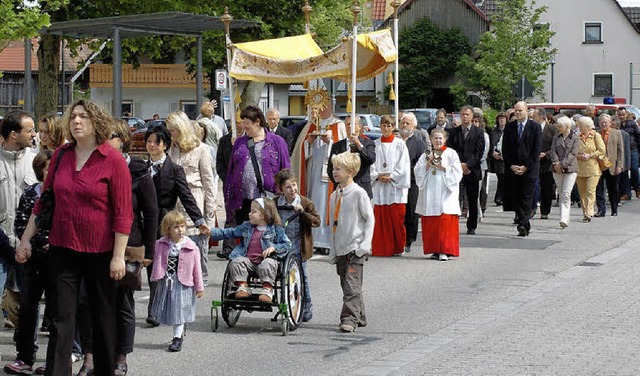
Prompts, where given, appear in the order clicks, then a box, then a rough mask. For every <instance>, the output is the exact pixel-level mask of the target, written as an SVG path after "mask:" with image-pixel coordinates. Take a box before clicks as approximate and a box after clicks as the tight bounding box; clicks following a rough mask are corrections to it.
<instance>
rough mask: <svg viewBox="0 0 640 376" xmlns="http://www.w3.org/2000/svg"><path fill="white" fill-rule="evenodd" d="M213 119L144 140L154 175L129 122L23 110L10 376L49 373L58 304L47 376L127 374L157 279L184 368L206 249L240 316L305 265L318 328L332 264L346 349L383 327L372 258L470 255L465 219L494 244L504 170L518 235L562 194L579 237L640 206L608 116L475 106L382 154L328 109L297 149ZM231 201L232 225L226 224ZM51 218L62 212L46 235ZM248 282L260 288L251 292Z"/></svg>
mask: <svg viewBox="0 0 640 376" xmlns="http://www.w3.org/2000/svg"><path fill="white" fill-rule="evenodd" d="M213 112H214V106H213V105H212V104H211V103H205V105H203V107H202V109H201V117H200V118H199V119H198V120H197V121H193V120H190V119H189V118H188V117H187V115H186V114H185V113H184V112H181V111H176V112H173V113H171V114H169V115H168V116H167V118H166V120H165V125H158V126H154V127H151V128H149V129H148V130H147V131H146V134H145V135H144V141H145V144H146V150H147V155H146V158H145V159H142V158H140V157H137V156H131V155H130V154H129V150H130V146H131V141H132V138H131V132H130V130H129V127H128V125H127V123H126V122H124V121H122V120H118V119H113V118H112V117H111V116H109V115H107V114H106V113H105V111H104V110H103V109H102V108H100V106H98V105H96V104H95V103H93V102H91V101H88V100H79V101H76V102H75V103H73V104H72V105H70V106H69V107H68V109H67V110H66V112H65V113H64V115H63V117H62V118H57V117H56V116H45V117H43V118H41V119H39V121H38V123H37V124H36V123H35V122H34V119H33V117H32V116H31V115H30V114H29V113H27V112H24V111H14V112H11V113H10V114H8V116H7V117H6V118H4V120H3V122H2V125H1V126H0V134H1V135H2V139H3V143H2V148H0V179H1V181H2V182H3V184H2V185H0V214H2V215H3V218H4V220H3V221H1V222H0V289H2V290H5V289H6V295H5V297H4V301H3V308H4V309H5V311H7V312H8V313H9V319H10V320H11V321H12V322H14V325H15V327H16V330H15V335H14V340H15V342H16V352H17V356H16V360H15V361H14V362H12V363H9V364H7V365H5V367H4V370H5V372H7V373H9V374H31V373H32V372H34V368H33V367H34V364H35V359H36V352H37V351H38V346H37V343H36V342H35V341H34V338H36V337H37V331H38V326H39V316H40V311H39V310H40V307H39V305H40V304H39V302H40V299H41V298H42V296H43V294H44V295H45V301H46V305H45V311H44V315H43V316H44V319H45V320H46V321H47V322H50V323H51V325H49V328H50V329H49V331H50V337H49V343H48V348H47V356H46V364H45V365H44V366H41V367H38V368H36V369H35V372H36V373H37V374H47V375H68V374H70V373H71V369H72V368H71V367H72V359H74V360H75V359H83V365H82V367H81V369H80V371H79V373H78V375H79V376H88V375H94V374H95V375H119V376H122V375H126V374H127V372H128V365H127V355H128V354H130V353H131V352H132V351H133V348H134V346H133V345H134V336H135V322H136V318H135V307H134V292H135V291H137V290H140V289H141V285H140V275H141V273H140V272H141V269H143V268H146V274H147V282H148V284H149V291H150V299H149V304H148V307H147V317H146V323H147V324H148V325H150V326H151V327H155V326H158V325H160V324H163V325H169V326H171V327H172V329H173V337H172V340H171V344H170V345H169V347H168V350H169V351H173V352H176V351H180V350H181V348H182V345H183V341H184V332H185V330H186V328H185V324H186V323H188V322H192V321H194V320H195V304H196V300H197V298H200V297H201V296H203V294H204V290H205V288H206V286H207V285H208V283H209V280H210V279H212V278H216V277H215V276H211V275H209V268H208V267H207V261H208V252H209V248H210V241H214V240H215V241H219V240H223V241H224V242H223V245H222V247H221V250H220V251H219V252H218V254H217V255H218V257H221V258H228V259H229V260H230V261H229V264H228V271H229V273H230V278H231V280H232V282H233V284H234V285H235V289H234V291H233V294H234V295H233V297H234V298H235V299H245V298H248V297H249V296H251V295H256V296H257V300H258V301H260V302H263V303H271V302H272V300H273V299H272V298H273V294H274V285H275V278H276V273H277V265H278V264H277V261H276V259H275V258H274V257H276V258H277V257H278V256H283V255H286V254H288V253H289V252H294V253H295V254H297V255H299V257H300V258H301V262H302V272H303V274H304V276H305V280H306V283H305V285H304V287H305V294H304V296H305V300H304V312H303V315H302V320H303V321H310V320H312V317H313V308H312V301H311V292H310V287H309V286H311V285H312V283H313V282H312V281H311V283H309V278H308V275H309V273H308V270H307V267H308V266H307V263H306V261H307V260H308V259H310V258H311V257H312V255H313V253H314V252H316V253H321V254H325V255H328V258H329V261H330V262H331V263H333V264H335V265H336V270H337V273H338V275H339V278H340V284H341V287H342V290H343V295H344V296H343V307H342V310H341V313H340V325H339V330H340V331H342V332H347V333H348V332H353V331H355V330H356V329H357V328H358V327H362V326H366V325H367V318H366V313H365V306H364V301H363V299H362V278H363V267H364V264H365V261H366V260H367V257H368V256H369V255H371V256H374V257H389V256H402V255H404V254H406V253H408V252H411V251H412V244H413V243H414V242H416V240H417V236H418V229H419V227H421V229H422V232H421V236H422V239H421V240H422V253H423V254H424V255H425V256H426V257H429V258H432V259H435V260H440V261H447V260H449V259H450V258H452V257H459V256H460V234H459V231H460V230H459V227H460V226H459V220H460V218H464V217H466V234H467V235H469V236H473V235H475V234H476V232H477V231H479V230H478V225H479V224H480V223H482V218H483V216H484V213H485V210H486V208H487V200H488V185H489V184H490V183H489V181H490V175H489V173H493V174H495V176H496V178H497V182H496V192H495V196H494V197H493V201H494V203H495V204H496V205H497V206H503V207H504V210H505V211H513V212H515V216H514V224H515V225H517V227H516V228H517V235H518V236H521V237H526V236H528V235H529V233H530V232H531V231H532V229H531V219H532V218H534V217H535V215H536V213H537V211H538V210H540V219H549V216H550V215H551V208H552V206H553V201H554V198H555V197H556V196H557V204H558V206H559V224H560V228H563V229H564V228H566V227H567V226H569V223H570V215H569V213H570V208H571V206H572V205H573V204H574V203H575V204H576V205H579V206H580V207H581V208H582V212H583V222H585V223H588V222H590V221H591V220H592V218H593V217H603V216H605V215H606V210H607V205H606V199H605V190H606V191H607V197H608V199H609V203H610V213H611V215H612V216H616V215H617V213H618V208H619V206H620V205H621V201H625V200H628V199H630V197H631V194H632V190H633V193H635V195H636V197H637V198H640V178H639V175H638V146H640V128H639V127H638V124H637V122H636V121H635V119H634V118H633V115H632V114H628V113H626V111H625V110H624V109H621V110H620V111H619V112H618V113H617V118H616V119H614V118H612V117H611V116H610V115H608V114H600V115H599V116H597V117H596V113H595V107H593V106H590V107H589V108H588V109H587V111H586V113H585V114H584V115H582V116H581V115H576V116H574V117H573V118H569V117H567V116H564V115H562V114H558V115H555V116H553V115H552V114H547V113H546V111H545V110H544V109H542V108H535V109H531V110H529V109H528V106H527V104H526V103H525V102H518V103H516V104H515V105H514V106H513V108H512V109H509V110H507V111H506V112H501V113H499V114H498V115H497V116H496V118H495V126H494V127H493V128H492V129H491V128H489V127H488V124H487V123H488V122H487V119H486V117H485V116H484V114H483V113H482V111H481V110H480V109H478V108H474V107H471V106H464V107H462V108H461V109H460V123H459V124H458V123H453V122H449V121H448V120H447V118H446V113H445V111H444V110H440V111H438V113H437V116H436V119H437V121H436V124H435V125H434V127H433V128H431V129H428V130H423V129H420V127H418V122H417V119H416V117H415V115H413V114H412V113H401V114H400V115H399V118H398V121H397V122H396V119H394V117H392V116H389V115H385V116H382V119H381V125H380V128H381V131H382V137H381V138H379V139H377V140H370V139H368V138H367V137H366V136H364V134H363V129H362V125H361V124H360V119H359V117H356V118H355V119H352V118H351V117H350V116H349V117H347V118H346V120H345V121H344V122H343V121H341V120H339V119H338V118H336V117H335V116H334V115H333V114H332V111H331V109H330V108H328V107H327V108H318V109H314V111H313V113H312V116H311V120H309V121H307V122H306V123H304V124H299V125H297V128H298V129H297V131H296V132H292V131H291V130H289V129H286V128H284V127H282V126H280V125H279V117H280V114H279V112H278V110H277V109H275V108H271V109H269V110H268V111H266V116H265V114H264V113H263V111H262V110H261V109H260V108H258V107H256V106H247V107H245V108H244V109H243V110H242V111H241V113H240V119H241V121H239V122H238V123H237V129H236V131H237V132H230V131H229V130H228V129H226V125H225V124H224V122H222V123H220V121H219V119H218V118H219V117H216V116H215V115H214V114H213ZM236 133H237V136H235V137H234V134H236ZM219 179H220V180H222V186H223V187H222V195H220V196H219V195H218V191H219V189H218V181H219ZM45 193H46V194H45ZM51 193H52V194H53V197H54V198H55V200H54V201H52V202H51V201H50V200H52V199H50V197H51ZM45 196H46V197H45ZM41 198H42V199H41ZM223 202H224V209H225V221H224V223H222V221H218V218H217V217H216V211H217V207H218V205H222V203H223ZM48 204H51V205H53V208H54V211H53V212H54V215H53V217H52V218H53V220H52V221H51V224H50V226H44V225H42V223H44V222H42V220H40V219H41V218H42V217H43V216H45V215H46V213H47V205H48ZM538 207H539V209H538ZM249 272H256V273H257V275H258V276H259V278H260V280H261V282H262V288H261V289H259V290H257V291H251V289H250V288H249V287H248V285H247V276H248V273H249ZM131 276H133V278H130V277H131ZM136 278H137V279H136ZM132 281H133V282H132ZM136 281H137V283H136ZM18 307H19V308H18Z"/></svg>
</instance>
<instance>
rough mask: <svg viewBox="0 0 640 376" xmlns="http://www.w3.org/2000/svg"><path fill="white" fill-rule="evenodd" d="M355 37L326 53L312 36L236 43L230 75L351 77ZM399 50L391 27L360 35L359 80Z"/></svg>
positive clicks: (276, 79)
mask: <svg viewBox="0 0 640 376" xmlns="http://www.w3.org/2000/svg"><path fill="white" fill-rule="evenodd" d="M351 51H352V39H351V38H349V39H348V40H347V41H345V42H343V43H341V44H340V45H338V46H336V47H334V48H332V49H331V50H329V51H327V52H326V53H324V52H322V50H321V49H320V47H318V45H317V44H316V42H315V41H314V40H313V38H312V37H311V35H309V34H305V35H299V36H294V37H286V38H278V39H267V40H263V41H257V42H248V43H239V44H236V45H234V49H233V59H232V62H231V71H230V73H229V74H230V76H231V77H233V78H235V79H238V80H249V81H260V82H273V83H282V84H290V83H300V82H305V81H310V80H314V79H318V78H334V79H337V80H340V81H350V80H351ZM397 58H398V52H397V51H396V48H395V45H394V43H393V38H392V37H391V33H390V32H389V30H387V29H386V30H379V31H375V32H372V33H367V34H359V35H358V49H357V59H358V61H357V76H356V80H357V81H358V82H360V81H365V80H368V79H369V78H372V77H375V76H376V75H378V74H379V73H381V72H383V71H384V70H385V69H386V68H387V66H388V65H389V63H392V62H394V61H396V59H397Z"/></svg>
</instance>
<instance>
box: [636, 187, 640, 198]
mask: <svg viewBox="0 0 640 376" xmlns="http://www.w3.org/2000/svg"><path fill="white" fill-rule="evenodd" d="M636 198H640V189H636Z"/></svg>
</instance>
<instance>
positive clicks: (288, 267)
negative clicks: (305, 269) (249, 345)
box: [281, 254, 305, 335]
mask: <svg viewBox="0 0 640 376" xmlns="http://www.w3.org/2000/svg"><path fill="white" fill-rule="evenodd" d="M281 278H282V281H281V286H282V289H281V293H282V299H281V303H285V304H286V305H287V312H286V319H287V320H284V318H283V320H284V321H285V322H286V323H283V324H282V331H283V335H286V332H287V331H289V330H291V331H294V330H296V329H297V328H298V326H299V325H300V323H301V322H302V313H303V311H304V283H305V281H304V280H303V275H302V263H301V261H300V258H299V257H298V256H296V255H291V254H290V255H289V256H287V258H286V259H285V261H284V265H283V268H282V276H281ZM285 325H286V327H285Z"/></svg>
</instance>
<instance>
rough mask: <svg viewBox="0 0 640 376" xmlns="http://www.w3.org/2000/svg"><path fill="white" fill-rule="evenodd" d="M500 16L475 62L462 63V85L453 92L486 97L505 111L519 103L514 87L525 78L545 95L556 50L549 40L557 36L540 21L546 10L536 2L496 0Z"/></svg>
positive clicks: (479, 45) (494, 21) (463, 60)
mask: <svg viewBox="0 0 640 376" xmlns="http://www.w3.org/2000/svg"><path fill="white" fill-rule="evenodd" d="M496 3H497V6H498V9H499V10H498V12H497V13H496V14H495V15H494V18H493V20H492V30H491V31H489V32H486V33H485V34H483V35H482V37H481V38H480V42H479V43H478V45H477V47H476V51H475V58H471V57H465V58H464V59H461V60H460V63H459V72H460V75H459V78H460V81H459V85H458V86H457V87H455V88H453V91H455V92H457V93H459V94H460V93H462V92H463V91H465V90H471V91H477V92H480V93H481V94H483V95H484V96H485V97H486V98H487V99H488V100H489V101H490V102H491V104H492V105H493V106H495V107H499V108H504V106H505V105H506V104H511V103H513V102H514V101H515V100H516V99H517V95H516V94H515V93H514V86H515V85H516V84H518V83H519V82H521V80H522V77H523V76H524V78H525V79H526V80H527V81H528V82H529V83H530V84H531V85H532V86H533V88H534V94H537V95H542V96H544V94H543V93H542V89H543V86H544V75H545V73H546V71H547V69H548V67H549V62H550V61H551V60H552V56H553V54H554V53H555V52H556V50H555V48H551V45H550V40H551V37H553V35H554V34H555V33H554V32H553V31H552V30H550V29H549V26H548V25H547V24H543V23H541V22H540V17H541V15H542V14H544V13H545V12H546V11H547V7H546V6H540V7H538V6H537V4H536V2H535V1H527V0H496Z"/></svg>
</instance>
